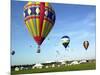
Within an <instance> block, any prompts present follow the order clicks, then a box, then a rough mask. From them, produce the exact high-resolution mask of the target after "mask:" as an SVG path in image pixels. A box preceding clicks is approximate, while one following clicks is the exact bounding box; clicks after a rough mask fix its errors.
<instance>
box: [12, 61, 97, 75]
mask: <svg viewBox="0 0 100 75" xmlns="http://www.w3.org/2000/svg"><path fill="white" fill-rule="evenodd" d="M95 69H96V62H91V63H82V64H76V65H60V67H58V66H57V65H56V66H55V67H50V66H49V68H45V67H43V68H42V69H39V68H35V69H27V70H19V71H14V70H12V71H11V75H15V74H31V73H45V72H61V71H77V70H78V71H79V70H95Z"/></svg>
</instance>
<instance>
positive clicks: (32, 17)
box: [24, 2, 55, 45]
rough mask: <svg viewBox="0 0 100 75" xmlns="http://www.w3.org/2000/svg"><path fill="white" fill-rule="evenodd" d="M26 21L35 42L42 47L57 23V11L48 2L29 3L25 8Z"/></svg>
mask: <svg viewBox="0 0 100 75" xmlns="http://www.w3.org/2000/svg"><path fill="white" fill-rule="evenodd" d="M24 21H25V24H26V27H27V29H28V31H29V32H30V34H31V35H32V36H33V38H34V40H35V41H36V42H37V44H38V45H41V44H42V42H43V41H44V39H45V38H46V37H47V35H48V34H49V32H50V30H51V29H52V27H53V25H54V23H55V11H54V10H53V9H52V7H51V5H50V4H49V3H48V2H28V3H27V4H26V5H25V6H24Z"/></svg>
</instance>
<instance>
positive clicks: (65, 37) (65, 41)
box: [61, 36, 70, 49]
mask: <svg viewBox="0 0 100 75" xmlns="http://www.w3.org/2000/svg"><path fill="white" fill-rule="evenodd" d="M61 41H62V45H63V46H64V47H65V49H66V48H67V47H68V44H69V43H70V38H69V36H63V37H62V38H61Z"/></svg>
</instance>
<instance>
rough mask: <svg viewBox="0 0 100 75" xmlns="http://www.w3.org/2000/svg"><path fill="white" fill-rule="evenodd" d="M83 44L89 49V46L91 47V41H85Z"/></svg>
mask: <svg viewBox="0 0 100 75" xmlns="http://www.w3.org/2000/svg"><path fill="white" fill-rule="evenodd" d="M83 46H84V48H85V49H86V50H87V49H88V47H89V41H84V42H83Z"/></svg>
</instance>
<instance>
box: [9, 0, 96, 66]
mask: <svg viewBox="0 0 100 75" xmlns="http://www.w3.org/2000/svg"><path fill="white" fill-rule="evenodd" d="M26 3H27V2H24V1H12V3H11V5H12V7H11V49H13V50H15V52H16V53H15V55H13V56H11V58H12V60H11V64H12V65H18V64H33V63H43V62H46V61H57V60H78V59H95V51H96V50H95V37H96V36H95V35H96V32H95V31H96V16H95V15H96V7H95V6H88V5H71V4H55V3H51V5H52V7H53V8H54V10H55V12H56V21H55V25H54V27H53V29H52V30H51V32H50V33H49V35H48V36H47V38H46V39H45V40H44V42H43V43H42V45H41V53H40V54H37V53H36V51H37V44H36V42H35V41H34V39H33V38H32V36H31V35H30V34H29V32H28V30H27V28H26V27H25V24H24V17H23V7H24V5H25V4H26ZM64 35H67V36H69V37H70V44H69V48H68V51H65V49H64V47H63V45H62V43H61V37H62V36H64ZM48 38H49V40H48ZM84 40H88V41H89V43H90V46H89V48H88V50H87V51H86V50H85V49H84V47H83V41H84ZM30 46H32V47H30ZM56 51H59V53H60V54H57V53H56Z"/></svg>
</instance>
